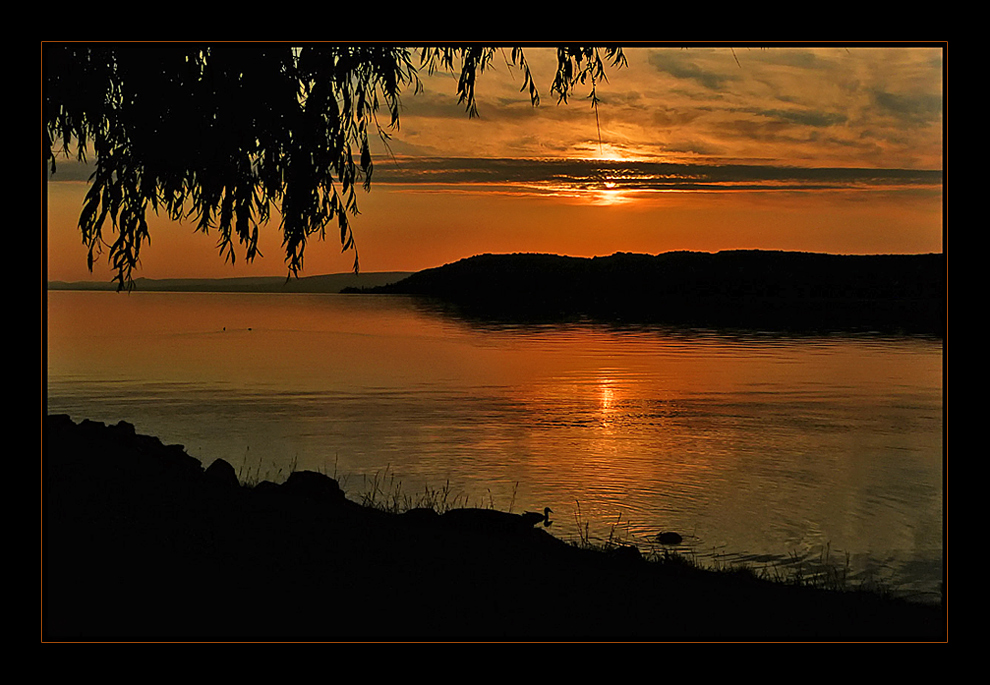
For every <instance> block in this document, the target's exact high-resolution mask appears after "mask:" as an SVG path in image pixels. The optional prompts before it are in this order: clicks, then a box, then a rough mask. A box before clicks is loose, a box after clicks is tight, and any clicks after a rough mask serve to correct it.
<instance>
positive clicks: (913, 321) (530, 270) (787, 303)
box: [342, 250, 946, 337]
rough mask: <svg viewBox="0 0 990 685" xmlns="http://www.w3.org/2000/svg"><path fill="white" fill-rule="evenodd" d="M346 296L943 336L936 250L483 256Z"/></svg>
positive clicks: (519, 313)
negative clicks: (392, 296) (912, 252)
mask: <svg viewBox="0 0 990 685" xmlns="http://www.w3.org/2000/svg"><path fill="white" fill-rule="evenodd" d="M342 292H345V293H367V294H403V295H414V296H418V297H424V298H430V299H432V300H434V301H436V302H438V303H440V304H441V306H443V307H444V308H445V309H446V310H447V311H448V312H449V313H452V314H455V315H458V316H461V317H463V318H467V319H472V320H479V321H485V320H487V321H524V322H525V321H538V322H553V321H568V320H576V319H586V320H593V321H599V322H610V323H650V324H669V325H677V326H690V327H701V328H737V329H750V330H766V331H781V332H819V333H827V332H879V333H894V334H921V335H931V336H938V337H944V335H945V329H946V262H945V255H943V254H919V255H834V254H823V253H810V252H783V251H772V250H728V251H723V252H717V253H714V254H711V253H706V252H667V253H662V254H658V255H645V254H630V253H616V254H614V255H611V256H609V257H593V258H581V257H563V256H560V255H551V254H484V255H476V256H474V257H470V258H467V259H462V260H459V261H457V262H453V263H451V264H446V265H444V266H441V267H437V268H435V269H426V270H423V271H419V272H417V273H415V274H412V275H411V276H409V277H407V278H404V279H402V280H400V281H397V282H395V283H390V284H387V285H381V286H376V287H371V288H345V289H344V290H343V291H342Z"/></svg>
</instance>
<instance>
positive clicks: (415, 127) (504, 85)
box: [47, 46, 945, 281]
mask: <svg viewBox="0 0 990 685" xmlns="http://www.w3.org/2000/svg"><path fill="white" fill-rule="evenodd" d="M526 55H527V59H528V60H529V62H530V66H531V67H532V70H533V72H534V76H535V78H536V81H537V85H538V87H539V88H540V93H541V97H542V103H541V105H540V106H539V107H533V106H532V104H531V103H530V100H529V96H528V94H527V93H525V92H520V88H521V87H522V76H521V74H520V73H519V71H518V70H517V69H514V68H511V67H509V66H508V65H507V64H506V63H505V62H504V61H503V62H499V61H498V60H496V61H495V62H493V67H492V69H491V70H489V71H486V72H485V73H484V74H483V75H482V77H481V78H480V79H479V82H478V90H477V96H478V105H479V110H480V116H479V117H478V118H473V119H470V118H468V116H467V114H466V113H465V111H464V109H463V107H462V106H460V105H458V104H457V95H456V89H457V88H456V87H457V82H456V78H455V77H452V76H447V75H435V76H432V77H427V76H426V75H425V74H423V85H424V90H423V92H420V93H417V94H414V93H413V92H411V91H410V92H408V93H406V94H405V95H404V97H403V101H402V102H403V110H402V114H401V120H400V128H399V129H398V130H394V131H392V132H391V135H392V141H391V155H389V154H386V153H385V152H384V151H383V150H379V151H378V154H376V156H375V164H376V166H375V174H374V182H373V186H372V189H371V192H370V193H364V192H361V193H360V194H359V198H358V201H359V206H360V210H361V214H360V215H359V216H357V217H355V218H354V219H353V230H354V234H355V238H356V242H357V247H358V251H359V255H360V263H361V270H362V271H366V272H369V271H391V270H402V271H413V270H418V269H423V268H428V267H432V266H439V265H441V264H444V263H447V262H451V261H454V260H457V259H460V258H462V257H468V256H470V255H473V254H478V253H483V252H492V253H502V252H552V253H557V254H566V255H574V256H594V255H608V254H612V253H614V252H619V251H623V252H644V253H651V254H656V253H660V252H666V251H670V250H700V251H706V252H714V251H718V250H723V249H740V248H759V249H781V250H804V251H815V252H833V253H854V254H874V253H919V252H938V251H941V250H942V249H943V248H944V244H943V190H942V182H943V174H942V172H943V160H944V150H943V148H944V132H945V125H944V99H943V85H944V84H943V58H944V53H943V50H942V49H941V48H940V47H933V48H919V47H914V48H900V47H856V46H850V47H848V48H845V47H836V48H831V47H829V48H807V47H771V48H769V49H757V48H745V47H739V48H735V49H734V50H730V49H729V48H728V47H705V46H693V47H690V48H689V49H681V48H671V47H663V48H661V47H628V48H626V49H625V55H626V59H627V61H628V66H627V67H625V68H622V69H610V70H609V81H608V82H607V83H605V84H601V85H600V87H599V97H600V98H601V100H602V103H601V106H600V110H599V116H600V127H601V142H600V143H599V136H598V128H597V127H596V118H595V112H594V110H593V109H592V108H591V106H590V104H589V102H588V101H587V100H586V99H584V98H583V95H585V94H586V93H587V90H586V89H585V90H582V89H581V87H580V86H578V91H577V93H576V94H575V97H574V98H573V99H571V100H570V101H569V102H568V103H567V104H560V105H558V104H557V103H556V99H555V98H554V97H552V96H551V95H550V93H549V86H550V83H551V81H552V79H553V76H554V69H555V55H554V51H553V50H552V49H545V48H536V47H532V48H529V49H527V51H526ZM88 173H89V172H88V171H87V170H86V169H84V168H80V165H78V164H74V163H72V162H70V161H68V160H66V161H61V160H60V162H59V165H58V171H57V173H56V175H55V176H54V177H53V178H52V180H51V181H50V182H49V184H48V244H47V250H48V262H47V264H48V278H49V279H51V280H103V281H109V280H110V279H111V278H112V273H111V270H110V269H109V267H108V266H107V264H106V261H105V259H104V260H103V261H101V262H100V263H98V264H97V265H96V266H95V267H94V270H93V272H92V273H90V272H89V270H88V269H87V266H86V249H85V247H84V246H83V245H82V243H81V239H80V236H79V232H78V229H77V228H76V224H77V221H78V217H79V211H80V208H81V203H82V199H83V196H84V194H85V191H86V185H85V179H86V177H87V176H88ZM150 223H151V236H152V242H151V244H150V245H148V246H146V247H144V248H143V250H142V260H141V268H140V269H139V270H138V271H137V272H136V273H135V274H134V275H135V277H139V276H146V277H149V278H175V277H228V276H268V275H279V276H284V275H286V273H287V268H286V265H285V262H284V259H283V256H284V255H283V254H282V249H281V234H280V232H279V230H278V225H277V217H275V218H273V221H272V222H271V223H270V224H269V225H268V226H267V230H263V237H262V241H261V251H262V253H263V254H264V257H263V258H259V259H257V260H256V261H255V262H254V263H252V264H247V263H246V262H245V260H244V259H243V251H241V252H239V253H238V257H239V259H238V260H237V262H236V263H235V265H233V266H231V265H230V264H228V263H225V262H224V261H223V259H222V258H221V257H220V256H219V254H218V252H217V249H216V239H217V236H216V234H211V235H203V234H202V233H196V232H195V231H194V229H193V226H192V224H173V223H171V222H169V221H168V220H167V219H165V218H162V217H158V218H154V217H153V218H152V219H151V222H150ZM106 230H107V231H109V227H107V229H106ZM334 235H335V233H334V232H333V231H330V232H328V240H327V241H326V242H323V243H319V242H314V243H310V245H309V246H308V247H307V251H306V257H305V272H304V273H303V274H301V275H317V274H324V273H338V272H344V271H348V270H349V269H350V267H351V264H352V261H353V254H351V253H344V254H341V250H340V245H339V243H338V242H337V241H336V240H335V238H334V237H333V236H334Z"/></svg>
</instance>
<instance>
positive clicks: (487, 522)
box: [442, 507, 553, 532]
mask: <svg viewBox="0 0 990 685" xmlns="http://www.w3.org/2000/svg"><path fill="white" fill-rule="evenodd" d="M552 513H553V509H551V508H550V507H546V508H544V509H543V513H542V514H540V513H538V512H535V511H527V512H526V513H524V514H510V513H508V512H505V511H498V510H496V509H470V508H466V509H451V510H450V511H448V512H447V513H446V514H444V515H443V516H442V518H443V519H445V520H446V521H448V522H450V523H453V524H456V525H458V526H460V527H467V528H474V529H476V530H489V531H503V532H516V531H526V530H528V529H531V528H532V527H533V526H535V525H536V524H537V523H542V524H543V525H544V526H549V525H550V524H551V523H553V522H552V521H551V520H550V514H552Z"/></svg>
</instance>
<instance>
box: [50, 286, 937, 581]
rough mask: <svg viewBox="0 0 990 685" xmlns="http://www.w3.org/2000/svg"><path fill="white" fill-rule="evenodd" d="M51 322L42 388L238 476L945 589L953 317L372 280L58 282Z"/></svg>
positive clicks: (54, 403)
mask: <svg viewBox="0 0 990 685" xmlns="http://www.w3.org/2000/svg"><path fill="white" fill-rule="evenodd" d="M47 324H48V336H47V352H48V359H47V364H48V367H47V368H48V378H47V405H48V410H49V412H53V413H67V414H69V415H71V416H72V417H73V419H75V420H77V421H79V420H81V419H83V418H88V419H92V420H96V421H103V422H106V423H116V422H117V421H119V420H121V419H123V420H126V421H129V422H131V423H133V424H134V425H135V426H136V428H137V430H138V432H141V433H146V434H152V435H156V436H158V437H160V438H161V439H162V440H163V442H166V443H181V444H183V445H185V447H186V450H187V452H188V453H189V454H191V455H193V456H195V457H197V458H198V459H200V460H201V461H202V462H203V463H204V465H208V464H209V463H210V462H212V461H213V460H214V459H216V458H223V459H226V460H227V461H229V462H230V463H231V464H233V465H234V467H235V469H237V470H238V471H239V472H240V473H241V477H242V479H245V480H256V479H259V478H260V479H270V480H282V479H284V478H285V477H286V476H287V474H288V472H290V471H291V470H292V469H311V470H320V471H324V472H325V473H328V474H330V475H336V476H337V477H338V479H339V480H340V481H341V484H342V486H343V487H344V489H345V491H346V492H347V493H348V496H349V497H351V498H352V499H355V500H357V501H360V500H361V498H362V495H365V494H369V493H373V492H377V494H376V497H377V498H378V499H379V501H381V500H385V499H388V498H390V497H391V496H394V495H395V493H397V492H398V493H401V495H402V496H403V497H405V498H409V499H413V500H414V499H416V498H417V497H419V496H420V495H421V494H424V493H431V494H432V495H433V496H439V495H441V494H443V493H446V495H447V497H448V500H454V499H456V501H457V503H459V504H462V503H465V502H466V503H468V504H470V505H477V506H488V505H493V506H495V507H496V508H499V509H504V510H506V509H511V510H513V511H522V510H525V509H540V510H542V508H543V507H544V506H550V507H552V508H553V511H554V516H553V519H554V524H553V526H552V527H551V531H552V532H553V533H554V534H555V535H557V536H559V537H562V538H564V539H572V540H578V539H580V537H581V536H582V535H587V536H590V537H591V538H594V539H597V540H598V541H602V540H606V539H608V538H609V537H610V536H612V537H613V538H615V537H617V538H621V539H622V540H624V541H627V542H633V543H635V544H638V545H639V546H640V548H641V549H643V550H644V551H647V550H650V549H656V548H657V546H656V545H654V544H653V543H652V542H651V538H652V537H654V536H655V535H656V533H657V532H658V531H660V530H672V531H677V532H679V533H681V534H682V535H683V536H684V537H685V541H684V544H683V545H682V546H681V548H680V550H681V551H682V552H683V553H685V554H687V555H691V556H694V557H696V558H698V559H699V560H700V561H702V562H703V563H713V564H735V563H747V564H749V565H751V566H753V567H755V568H757V569H760V568H764V569H768V570H770V571H773V570H787V569H790V568H793V567H795V566H807V568H809V569H813V568H814V567H816V565H817V563H818V562H820V561H821V560H822V559H827V560H828V561H829V562H830V563H832V564H834V565H837V566H838V567H841V568H848V571H849V574H850V576H851V577H852V579H853V580H857V579H858V580H876V581H879V582H882V583H885V584H889V585H891V586H893V587H894V588H895V589H896V590H898V591H899V592H902V593H904V594H907V595H910V596H913V597H915V598H918V599H922V600H935V601H937V599H938V596H939V584H940V583H941V581H942V569H943V562H942V559H943V445H944V433H943V415H942V412H943V387H942V384H943V345H942V342H941V341H939V340H932V339H925V338H907V337H904V338H898V337H879V336H866V335H859V336H843V335H830V336H819V337H810V336H803V337H795V336H780V335H759V334H753V333H745V334H744V333H726V332H722V333H720V332H714V331H685V330H678V329H674V328H669V327H657V326H654V327H633V326H630V327H625V328H617V327H606V326H601V325H592V324H568V325H546V326H538V325H530V326H525V325H495V324H488V325H480V324H477V323H468V322H465V321H462V320H459V319H456V318H453V317H449V316H446V315H444V314H442V313H440V312H438V311H435V310H432V309H431V308H429V307H428V306H426V305H423V304H419V303H417V302H416V301H414V300H411V299H406V298H401V297H383V296H364V295H306V294H285V295H283V294H227V293H224V294H213V293H211V294H200V293H142V292H135V293H131V294H118V293H109V292H54V291H53V292H49V293H48V322H47ZM376 484H377V490H376Z"/></svg>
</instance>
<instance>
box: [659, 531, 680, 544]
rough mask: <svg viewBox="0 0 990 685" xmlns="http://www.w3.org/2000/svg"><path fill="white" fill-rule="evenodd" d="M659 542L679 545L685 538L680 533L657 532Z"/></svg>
mask: <svg viewBox="0 0 990 685" xmlns="http://www.w3.org/2000/svg"><path fill="white" fill-rule="evenodd" d="M657 542H659V543H660V544H661V545H679V544H681V543H682V542H684V538H682V537H681V536H680V534H679V533H672V532H670V531H667V532H661V533H657Z"/></svg>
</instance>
